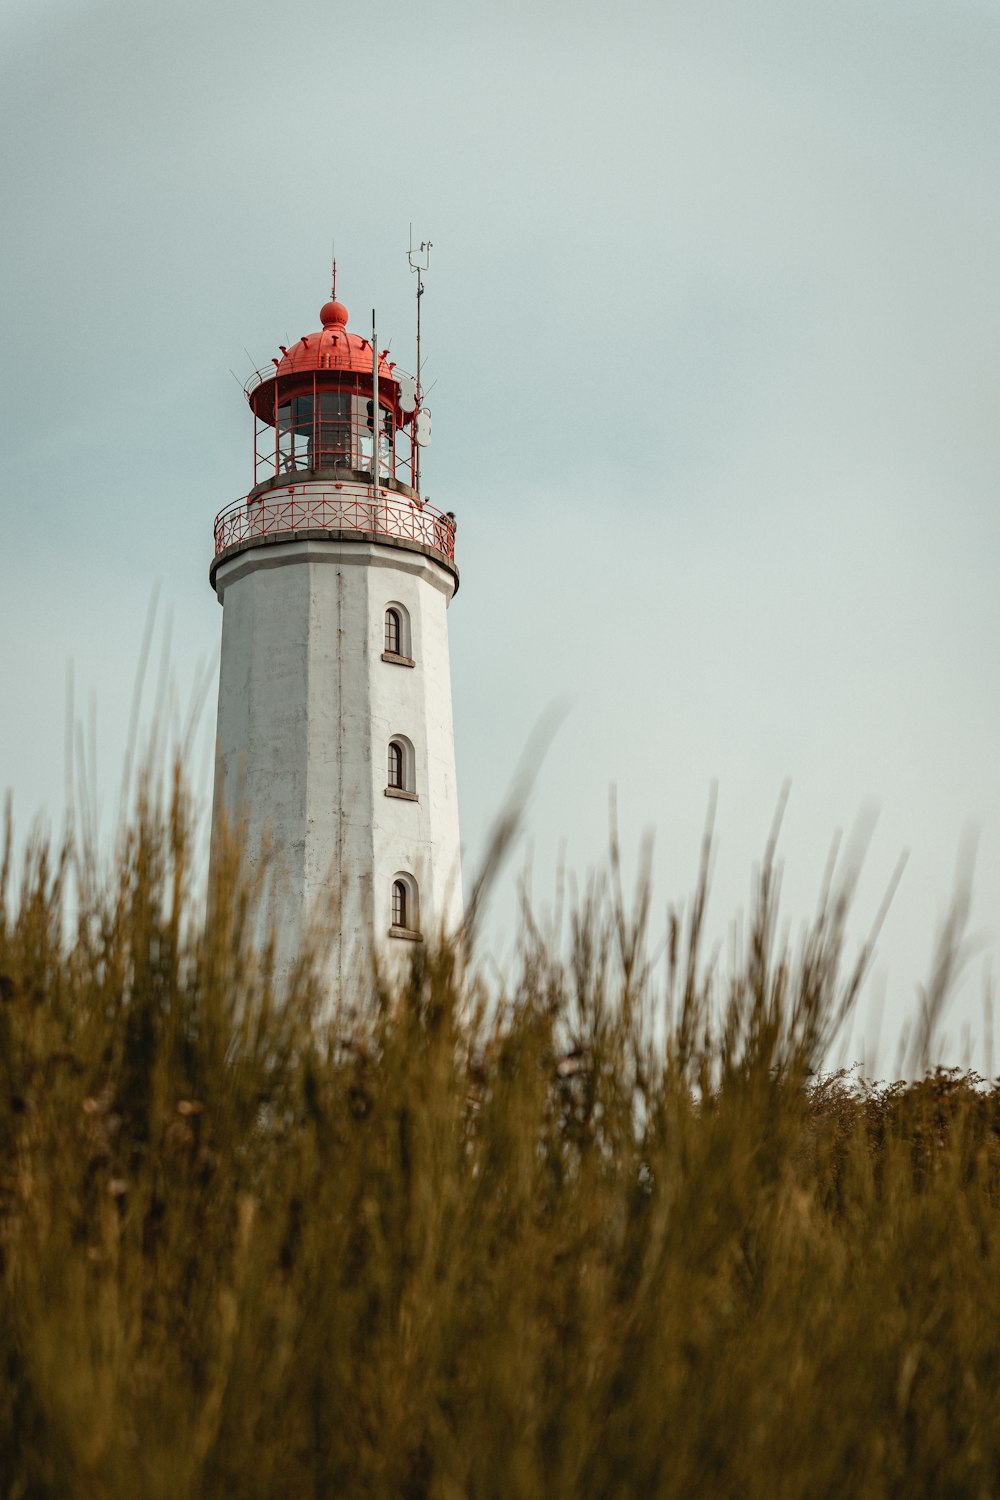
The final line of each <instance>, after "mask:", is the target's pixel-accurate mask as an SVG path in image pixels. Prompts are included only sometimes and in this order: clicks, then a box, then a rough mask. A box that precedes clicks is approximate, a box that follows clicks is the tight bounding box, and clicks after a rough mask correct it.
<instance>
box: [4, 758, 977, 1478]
mask: <svg viewBox="0 0 1000 1500" xmlns="http://www.w3.org/2000/svg"><path fill="white" fill-rule="evenodd" d="M190 850H191V833H190V827H189V821H188V817H187V813H186V809H185V803H184V797H183V793H182V789H181V784H180V781H179V779H178V780H177V781H176V782H175V784H174V788H173V792H172V794H171V795H170V796H168V798H167V805H166V806H161V805H160V804H159V802H158V800H157V798H156V797H155V796H154V795H153V794H152V793H150V792H149V790H148V784H147V791H146V793H145V795H144V796H141V797H140V805H139V808H138V812H137V814H136V817H135V819H134V821H133V824H132V826H131V829H130V831H129V833H128V834H127V836H124V837H123V839H122V843H121V848H120V851H119V857H118V859H117V862H116V865H115V868H114V869H113V870H112V871H111V873H110V874H108V875H105V876H103V877H102V876H99V875H98V874H97V873H96V871H95V868H94V864H93V862H92V861H89V860H86V859H83V858H82V857H81V856H80V855H79V853H78V852H77V851H76V850H74V849H72V848H67V849H65V850H64V851H62V852H58V853H53V852H51V851H50V850H48V849H46V848H45V847H43V846H42V845H41V844H39V843H36V844H35V846H34V847H33V848H32V849H31V850H30V852H29V853H28V855H27V856H26V857H25V858H24V859H23V860H21V861H18V862H17V863H18V865H19V869H20V868H23V875H20V874H19V875H18V878H17V881H16V885H17V889H16V890H15V889H14V888H13V887H14V884H15V881H14V874H13V869H12V865H13V863H14V858H13V852H12V844H11V840H10V837H9V835H8V840H7V854H6V861H5V869H4V876H3V883H2V904H0V1493H2V1495H3V1496H4V1497H8V1500H15V1497H16V1500H42V1497H46V1500H48V1497H52V1500H74V1497H80V1500H117V1497H122V1500H145V1497H150V1500H152V1497H168V1496H169V1497H171V1500H177V1497H182V1496H184V1497H186V1496H193V1497H205V1500H214V1497H217V1496H218V1497H226V1500H230V1497H233V1496H239V1497H240V1500H254V1497H260V1500H265V1497H266V1500H279V1497H296V1500H299V1497H305V1496H309V1497H321V1496H330V1497H333V1496H345V1495H349V1496H355V1495H356V1496H397V1495H399V1496H404V1495H405V1496H414V1497H417V1496H433V1497H440V1500H453V1497H460V1496H469V1497H486V1496H496V1497H504V1500H513V1497H525V1500H527V1497H542V1496H544V1497H546V1500H556V1497H562V1496H565V1497H570V1496H572V1497H589V1496H593V1497H598V1496H600V1497H607V1500H612V1497H626V1496H643V1497H645V1496H661V1495H662V1496H683V1497H692V1496H698V1497H701V1496H705V1497H714V1496H734V1497H735V1496H739V1497H741V1500H747V1497H754V1496H762V1497H763V1496H767V1497H774V1496H781V1497H797V1496H809V1497H810V1500H815V1497H817V1496H838V1497H839V1496H851V1497H868V1496H872V1497H876V1496H894V1495H898V1494H902V1493H906V1494H907V1496H908V1497H912V1496H920V1495H928V1496H929V1495H933V1496H941V1495H970V1496H982V1497H987V1496H991V1495H993V1494H995V1493H996V1492H997V1488H998V1482H1000V1406H998V1403H997V1386H998V1375H1000V1371H998V1359H997V1333H996V1330H997V1328H998V1326H1000V1234H998V1231H1000V1149H998V1141H1000V1136H998V1128H1000V1101H998V1095H997V1093H996V1091H994V1090H993V1089H992V1088H988V1087H985V1086H984V1085H982V1083H981V1081H979V1080H977V1079H975V1078H974V1077H972V1076H968V1075H957V1074H954V1073H945V1072H940V1071H938V1072H930V1073H929V1074H928V1075H927V1077H926V1078H924V1079H923V1080H922V1081H921V1082H919V1083H917V1084H914V1085H894V1086H892V1087H868V1086H863V1085H861V1084H859V1083H858V1082H856V1081H855V1080H853V1079H852V1077H850V1076H844V1075H841V1076H837V1077H832V1078H830V1077H827V1078H817V1077H816V1076H815V1075H814V1073H813V1070H814V1069H815V1068H816V1067H817V1066H818V1065H819V1062H820V1059H821V1058H822V1056H823V1053H824V1048H825V1047H826V1045H827V1042H828V1039H829V1036H830V1034H831V1030H832V1029H833V1028H834V1027H835V1025H836V1023H837V1021H838V1019H839V1018H840V1017H841V1016H842V1014H843V1013H844V1012H845V1011H846V1010H848V1009H849V1008H850V1006H851V1004H852V1002H853V999H854V996H855V994H856V992H857V987H858V984H859V983H860V980H861V977H862V973H863V967H864V963H863V957H862V962H861V963H860V964H859V965H855V966H853V967H851V966H846V967H845V963H844V951H843V950H844V931H843V929H844V915H845V898H844V897H843V896H842V895H840V894H838V893H837V892H836V891H835V890H831V892H830V893H829V894H828V897H827V900H826V901H825V903H824V907H823V910H822V912H821V914H820V916H819V917H818V918H817V920H816V922H815V923H814V925H813V927H812V928H811V930H810V932H809V934H808V935H807V936H806V937H805V938H804V939H803V941H802V942H801V944H800V945H799V947H798V948H797V950H796V951H794V952H792V951H788V950H786V949H785V948H783V947H782V945H781V944H780V943H779V942H778V940H777V938H776V927H775V920H776V910H775V893H774V878H773V873H772V861H771V859H770V857H769V858H768V860H767V861H766V862H765V865H764V868H763V873H762V875H761V877H760V881H759V888H758V896H757V902H756V908H755V910H754V912H753V913H752V919H751V921H750V922H749V924H748V933H747V937H746V941H745V947H744V951H742V952H741V953H738V954H736V955H735V956H734V959H733V961H732V963H731V965H730V966H729V971H728V972H727V973H726V974H725V975H723V974H722V973H720V972H717V971H716V970H714V969H713V968H712V967H711V966H707V965H706V964H705V963H704V961H703V959H702V956H701V951H700V940H701V934H700V926H701V914H702V911H703V897H704V884H705V882H704V871H703V872H702V879H701V882H700V884H699V888H698V893H697V894H696V897H695V899H694V901H693V902H692V905H691V909H690V914H689V917H688V920H687V922H686V925H684V926H682V925H681V924H680V922H675V923H674V924H673V925H672V928H671V932H670V937H669V954H668V962H667V968H668V978H667V984H666V994H664V993H663V985H662V983H660V986H659V992H658V993H655V988H656V987H655V986H654V982H653V980H652V978H651V977H650V972H649V969H648V966H647V963H646V959H645V956H644V955H645V952H646V947H647V944H646V933H645V926H646V919H647V915H648V912H647V909H646V904H645V901H644V899H643V897H642V896H641V895H640V898H639V899H638V901H637V902H636V903H634V904H633V905H632V906H631V907H629V906H628V904H627V903H626V902H625V901H624V900H622V898H621V896H620V878H619V873H618V870H617V862H616V860H615V858H614V856H613V858H612V868H611V874H610V877H609V880H608V882H607V883H606V885H604V886H603V887H602V886H595V887H593V888H591V890H590V891H589V893H588V894H587V895H586V896H585V897H584V899H583V900H582V901H581V902H580V903H579V907H578V909H577V911H576V913H575V914H574V915H573V916H572V917H571V927H572V938H571V941H570V943H569V945H568V952H567V954H566V955H560V954H559V953H558V952H556V951H554V945H553V943H552V942H550V941H545V940H543V939H542V938H541V937H540V935H539V934H538V932H537V931H535V930H534V929H533V928H532V926H531V924H530V921H526V926H525V935H524V941H523V952H522V962H521V967H520V972H519V975H518V977H517V979H516V982H512V984H511V987H510V991H509V993H508V994H506V995H504V996H502V997H500V1003H499V1004H496V1003H495V1000H496V997H494V1003H491V1004H490V1005H487V1002H486V998H485V994H484V991H483V990H482V989H481V987H480V986H479V985H477V983H476V982H475V981H474V980H472V979H470V978H468V977H467V976H465V975H463V973H462V970H461V967H460V965H459V964H458V962H457V960H456V957H455V955H454V953H453V952H450V951H449V950H447V949H444V950H442V951H438V952H435V953H430V954H428V955H427V957H426V961H425V962H424V963H423V965H422V967H421V968H420V969H419V970H415V971H414V973H413V975H412V979H411V982H410V983H409V985H408V987H407V988H406V989H405V991H404V992H401V993H387V992H385V990H384V989H380V988H379V986H378V985H377V984H376V983H375V982H374V981H373V983H372V985H371V986H370V991H371V994H370V1005H369V1007H368V1010H367V1013H366V1014H365V1015H363V1016H361V1017H358V1016H355V1017H354V1018H353V1020H352V1021H351V1023H350V1025H348V1022H347V1018H346V1017H341V1018H339V1021H338V1022H337V1023H335V1025H334V1026H333V1028H332V1030H330V1031H329V1032H327V1033H324V1032H321V1031H320V1030H319V1028H317V1027H316V1026H315V1025H314V1024H313V1023H312V1021H311V1019H310V1017H311V1015H312V1014H313V1012H314V1010H315V1006H316V1000H317V991H316V987H315V982H314V981H313V980H312V979H311V978H310V966H309V964H308V963H304V964H303V969H302V973H301V974H300V975H299V976H297V977H296V979H295V981H294V983H293V985H292V989H291V994H290V995H289V997H288V998H287V1000H286V1003H284V1004H283V1005H281V1006H279V1005H277V1004H276V1001H275V986H274V983H273V980H272V977H271V975H270V973H269V965H268V959H267V955H266V954H265V955H264V956H263V957H257V956H255V955H254V954H253V952H252V945H251V939H250V934H251V931H252V928H253V921H252V912H253V901H254V897H253V892H252V891H248V890H246V889H245V888H243V887H241V885H240V883H239V880H238V879H237V875H236V870H235V864H234V862H233V861H228V862H224V868H220V869H219V871H218V872H217V874H218V888H217V890H216V893H215V899H214V904H213V912H214V915H213V918H212V920H211V921H210V922H209V923H208V924H207V925H205V924H204V923H203V922H202V921H200V920H199V917H198V911H197V909H196V908H195V906H193V904H192V903H193V900H194V897H193V895H192V890H191V880H190V875H189V865H190V858H191V855H190ZM958 941H959V934H958V933H957V931H951V932H949V933H948V934H947V935H946V947H948V948H949V950H950V952H951V956H952V958H954V954H955V952H956V951H957V945H958ZM943 957H944V958H946V957H947V954H945V955H944V956H943ZM935 972H936V973H938V974H939V976H940V975H943V976H944V977H943V978H939V980H937V981H935V983H938V984H939V987H940V986H941V985H944V986H945V987H946V983H947V976H948V974H949V972H950V970H949V968H948V965H947V963H945V962H943V960H942V965H941V966H939V969H938V970H936V971H935ZM934 1003H936V1002H935V994H933V993H932V994H931V995H930V996H929V1001H928V1004H929V1005H930V1006H932V1005H933V1004H934Z"/></svg>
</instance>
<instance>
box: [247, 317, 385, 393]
mask: <svg viewBox="0 0 1000 1500" xmlns="http://www.w3.org/2000/svg"><path fill="white" fill-rule="evenodd" d="M319 316H320V322H321V323H322V325H323V327H322V329H321V330H320V331H319V333H306V334H303V336H302V337H301V338H300V339H299V340H298V342H297V343H295V344H292V345H291V347H290V348H288V349H286V348H285V347H284V345H281V346H280V348H281V358H280V359H278V358H275V359H273V360H272V364H273V365H274V373H273V374H270V373H265V372H263V371H262V372H261V376H260V379H259V380H258V381H257V382H256V383H254V384H252V385H250V386H249V387H248V389H247V398H248V400H249V402H250V405H251V406H252V407H253V409H254V411H255V412H256V413H258V414H261V415H262V414H263V412H264V410H266V409H267V407H268V406H269V405H270V402H271V401H272V400H273V397H272V396H271V394H270V393H271V390H272V382H273V381H275V380H277V381H278V382H279V383H280V382H283V381H284V380H285V378H286V377H287V376H301V375H311V374H314V373H316V374H320V373H322V374H331V375H333V374H344V375H360V376H367V377H368V378H369V380H370V379H371V376H372V345H371V339H366V338H362V337H361V335H360V334H357V333H349V332H348V330H347V308H346V307H345V306H344V304H343V303H342V302H338V301H337V300H336V299H334V300H332V301H330V302H326V303H324V304H323V307H322V308H321V309H320V315H319ZM386 353H388V351H385V353H383V354H381V355H380V356H379V362H378V376H379V384H380V386H381V384H382V382H383V381H390V382H391V383H392V386H393V393H394V394H395V391H396V390H397V389H398V384H399V382H398V381H397V380H396V377H395V374H394V373H393V372H394V369H395V366H394V364H390V363H389V361H388V360H387V359H386V357H385V354H386ZM386 394H388V393H386ZM390 399H393V398H392V397H391V398H390Z"/></svg>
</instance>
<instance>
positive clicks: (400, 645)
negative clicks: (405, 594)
mask: <svg viewBox="0 0 1000 1500" xmlns="http://www.w3.org/2000/svg"><path fill="white" fill-rule="evenodd" d="M383 619H384V624H385V636H384V642H383V644H384V650H383V652H382V660H383V661H391V662H392V664H393V666H397V667H412V666H414V665H415V662H414V660H413V645H412V642H411V638H410V612H409V610H408V609H407V608H406V605H405V604H400V602H399V600H398V599H392V600H390V601H389V603H388V604H387V605H386V607H385V615H384V616H383Z"/></svg>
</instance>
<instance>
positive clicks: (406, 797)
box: [385, 786, 420, 802]
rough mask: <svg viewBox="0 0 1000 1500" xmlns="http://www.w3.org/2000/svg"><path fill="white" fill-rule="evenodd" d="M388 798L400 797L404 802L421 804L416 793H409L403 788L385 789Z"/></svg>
mask: <svg viewBox="0 0 1000 1500" xmlns="http://www.w3.org/2000/svg"><path fill="white" fill-rule="evenodd" d="M385 795H386V796H387V797H400V798H401V799H402V800H403V801H404V802H419V801H420V798H419V797H418V796H417V793H416V792H408V791H406V790H405V789H404V788H403V787H401V786H387V787H386V789H385Z"/></svg>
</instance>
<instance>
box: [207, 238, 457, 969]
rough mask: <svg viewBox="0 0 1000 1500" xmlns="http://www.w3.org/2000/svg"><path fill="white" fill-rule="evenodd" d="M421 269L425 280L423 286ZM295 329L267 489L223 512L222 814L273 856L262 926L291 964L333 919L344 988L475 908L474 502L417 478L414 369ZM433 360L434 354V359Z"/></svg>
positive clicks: (269, 416)
mask: <svg viewBox="0 0 1000 1500" xmlns="http://www.w3.org/2000/svg"><path fill="white" fill-rule="evenodd" d="M421 290H422V283H421V282H420V280H419V278H418V303H417V306H418V312H419V294H420V291H421ZM336 291H337V288H336V268H335V269H334V283H333V292H332V295H331V298H330V300H329V301H328V302H326V303H325V304H324V305H323V307H322V308H321V310H320V314H319V322H320V328H319V330H318V332H312V333H307V334H304V335H303V336H302V337H301V338H300V339H298V340H297V342H296V343H294V344H292V345H290V346H289V347H287V348H286V347H285V346H284V345H279V348H278V353H277V354H276V355H275V357H274V358H273V360H272V361H271V364H270V366H269V367H268V369H267V370H266V371H264V372H258V373H257V374H256V375H255V376H253V377H252V378H251V380H250V381H249V382H248V384H247V388H246V395H247V400H248V403H249V407H250V413H251V417H252V423H253V480H254V483H253V488H252V489H251V490H250V492H249V493H248V494H247V495H245V496H243V497H241V498H240V499H239V500H237V501H235V502H234V503H233V504H231V505H229V506H227V507H226V509H224V510H223V511H221V512H220V513H219V515H218V516H217V517H216V520H215V551H214V557H213V560H212V564H211V570H210V580H211V584H212V587H213V588H214V590H215V593H216V595H217V597H218V600H219V603H220V604H221V605H222V611H223V613H222V657H221V666H220V677H219V711H218V730H217V741H216V771H215V803H214V811H213V822H214V825H215V827H216V829H219V828H220V827H221V825H222V823H223V822H226V823H227V824H228V825H230V826H234V827H238V828H239V829H240V831H241V836H242V838H243V840H244V849H245V857H246V859H247V861H248V863H249V865H250V866H251V867H252V866H254V865H255V864H257V863H258V862H259V861H260V860H261V859H262V858H264V857H265V854H266V857H267V861H268V868H269V870H270V872H271V875H270V878H269V880H268V883H267V887H266V889H267V897H266V903H265V909H264V911H263V912H262V927H263V928H264V929H271V928H273V930H274V932H275V935H276V938H277V952H278V955H279V961H280V962H281V963H283V964H284V965H285V966H287V965H289V964H291V963H293V962H294V960H295V958H296V956H297V953H298V950H299V945H300V942H301V939H302V937H303V935H304V933H305V932H306V931H307V930H308V927H309V924H310V923H311V921H312V919H313V918H314V917H315V916H319V917H320V919H321V921H322V924H323V930H324V933H328V934H329V946H328V957H327V970H326V972H327V975H328V978H329V981H330V984H331V988H332V989H333V991H334V993H339V994H341V995H345V994H346V993H348V991H349V990H350V989H351V987H352V984H353V983H354V982H355V981H356V979H357V977H358V975H359V974H363V973H364V972H365V964H366V961H367V959H368V957H369V956H370V954H371V953H372V952H373V951H374V952H375V953H376V955H377V956H378V957H379V959H380V960H381V961H382V962H383V964H385V963H386V961H388V962H389V964H390V965H391V964H392V963H393V961H398V960H401V959H404V958H406V957H410V956H412V954H413V951H414V950H413V946H412V945H413V944H416V943H420V942H422V941H425V940H427V939H429V938H433V937H436V936H437V935H438V933H439V932H440V931H442V930H445V931H447V930H454V929H456V928H457V926H458V924H459V922H460V921H461V917H462V891H461V873H460V858H459V832H458V801H457V792H456V780H455V747H454V733H453V726H452V707H451V674H450V667H449V655H448V620H447V610H448V606H449V604H450V602H451V600H452V599H453V597H454V595H455V592H456V590H457V588H458V569H457V567H456V564H455V518H454V515H453V514H451V513H448V514H445V513H443V512H442V511H440V510H438V509H436V508H435V507H434V506H433V505H431V504H430V503H429V502H428V501H426V500H424V499H423V497H422V495H421V493H420V453H421V446H422V445H423V443H424V442H426V440H427V436H428V433H429V424H428V418H429V413H428V412H427V411H426V410H424V409H423V407H422V404H421V391H420V386H419V367H418V379H417V380H416V381H414V380H412V379H410V378H408V377H406V376H403V375H402V374H401V373H400V372H398V371H397V369H396V366H395V364H394V362H392V361H391V360H389V358H388V350H384V351H382V352H379V350H378V347H377V342H378V341H377V340H376V337H375V328H374V321H375V320H374V315H373V318H372V325H373V326H372V334H371V337H368V336H366V334H363V333H360V332H357V331H354V329H352V328H349V326H348V321H349V320H348V311H347V308H346V307H345V306H344V304H343V303H342V302H340V301H339V300H338V299H337V295H336ZM418 365H419V362H418Z"/></svg>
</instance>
